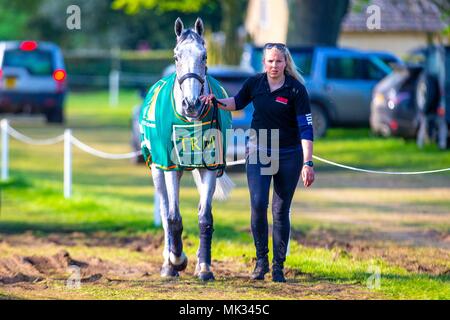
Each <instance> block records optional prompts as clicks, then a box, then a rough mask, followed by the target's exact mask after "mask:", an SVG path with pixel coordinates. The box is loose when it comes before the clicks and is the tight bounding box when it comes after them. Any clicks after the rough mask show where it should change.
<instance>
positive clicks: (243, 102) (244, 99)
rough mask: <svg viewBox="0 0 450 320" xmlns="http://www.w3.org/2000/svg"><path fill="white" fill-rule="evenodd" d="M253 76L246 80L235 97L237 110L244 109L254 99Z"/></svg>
mask: <svg viewBox="0 0 450 320" xmlns="http://www.w3.org/2000/svg"><path fill="white" fill-rule="evenodd" d="M252 82H253V81H252V78H248V79H247V80H245V82H244V84H243V85H242V88H241V90H239V92H238V93H237V95H236V96H235V97H234V103H235V105H236V110H241V109H244V108H245V107H246V106H247V105H248V104H249V103H250V102H251V101H252V90H251V87H252Z"/></svg>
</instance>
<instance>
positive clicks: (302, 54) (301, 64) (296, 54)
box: [251, 48, 314, 77]
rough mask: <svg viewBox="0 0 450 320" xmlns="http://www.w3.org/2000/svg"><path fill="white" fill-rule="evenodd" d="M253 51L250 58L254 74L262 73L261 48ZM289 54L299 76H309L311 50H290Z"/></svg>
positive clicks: (311, 57) (311, 58)
mask: <svg viewBox="0 0 450 320" xmlns="http://www.w3.org/2000/svg"><path fill="white" fill-rule="evenodd" d="M253 50H254V51H253V54H252V58H251V64H252V67H253V68H254V69H255V70H256V72H263V63H262V59H263V51H262V49H261V48H259V49H253ZM290 52H291V55H292V59H293V60H294V63H295V65H296V66H297V68H298V71H299V72H300V74H301V75H303V76H307V77H308V76H310V75H311V66H312V60H313V53H314V52H313V49H308V48H305V49H300V50H298V49H294V50H290Z"/></svg>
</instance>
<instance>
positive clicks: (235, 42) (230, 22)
mask: <svg viewBox="0 0 450 320" xmlns="http://www.w3.org/2000/svg"><path fill="white" fill-rule="evenodd" d="M242 7H243V1H242V0H226V1H223V2H222V8H223V18H222V26H221V29H222V30H223V31H224V33H225V47H224V50H223V60H224V61H225V63H226V64H239V61H240V59H241V54H242V48H241V46H240V44H239V36H238V28H239V26H240V25H241V24H242V22H243V13H242V12H243V10H242Z"/></svg>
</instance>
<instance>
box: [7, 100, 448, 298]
mask: <svg viewBox="0 0 450 320" xmlns="http://www.w3.org/2000/svg"><path fill="white" fill-rule="evenodd" d="M107 101H108V96H107V94H106V93H83V94H80V93H73V94H71V95H70V98H69V101H68V105H67V116H68V122H67V124H66V127H68V128H72V129H73V134H74V135H75V136H76V137H77V138H79V139H80V140H82V141H83V142H85V143H87V144H89V145H91V146H93V147H95V148H97V149H100V150H102V151H105V152H111V153H126V152H129V151H130V147H129V139H130V128H129V127H130V114H131V109H132V107H133V106H134V105H135V104H136V103H138V102H139V99H138V96H137V95H136V94H134V92H123V93H122V95H121V103H120V106H119V107H117V108H110V107H108V105H107ZM11 125H12V126H13V127H14V128H15V129H17V130H19V131H21V132H23V133H24V134H26V135H28V136H30V137H33V138H49V137H53V136H56V135H59V134H61V133H62V131H63V127H61V126H49V125H46V124H45V123H44V121H43V120H42V119H33V120H27V119H21V118H14V119H12V120H11ZM73 153H74V158H73V180H74V184H73V197H72V198H71V199H70V200H66V199H64V198H63V144H62V143H59V144H56V145H53V146H30V145H25V144H23V143H21V142H18V141H16V140H13V139H11V141H10V176H11V179H10V181H8V182H4V183H2V184H1V211H0V299H17V298H19V299H53V298H58V299H450V173H448V172H447V173H440V174H430V175H417V176H382V175H374V174H365V173H353V172H350V171H346V170H344V169H339V168H335V167H331V166H329V165H327V164H322V163H319V162H316V163H317V165H316V182H315V184H314V186H313V188H311V189H308V190H306V189H304V188H302V187H301V186H299V188H298V191H297V192H296V195H295V198H294V201H293V205H292V219H291V220H292V236H291V243H290V254H289V256H288V259H287V262H286V270H287V277H288V282H287V283H286V284H274V283H272V282H271V281H270V279H267V280H266V281H264V282H258V283H254V282H251V281H250V280H249V279H248V275H249V273H250V271H251V270H252V268H253V256H254V246H253V243H252V236H251V233H250V216H249V195H248V189H247V184H246V179H245V175H244V173H243V172H240V171H233V172H231V173H230V175H231V177H232V179H233V181H234V182H235V183H236V185H237V186H236V188H235V189H234V190H233V192H232V195H231V198H230V199H229V200H227V201H226V202H215V203H214V208H213V212H214V221H215V233H214V238H213V270H214V272H215V275H216V281H215V282H213V283H208V284H204V283H201V282H199V281H198V280H197V279H196V278H195V277H193V269H194V265H195V252H196V249H197V245H198V240H197V235H198V226H197V215H196V208H197V201H198V195H197V192H196V188H195V186H194V184H193V180H192V177H191V176H190V174H186V175H185V177H184V178H183V187H182V190H181V211H182V215H183V222H184V244H185V250H186V253H187V255H188V257H189V259H190V263H189V266H188V269H187V271H186V272H183V273H182V275H181V277H180V278H179V279H178V280H176V281H169V282H167V281H163V280H161V279H160V278H159V268H160V265H161V262H162V256H161V253H162V246H161V244H162V241H163V239H162V230H161V228H160V227H154V226H153V186H152V182H151V176H150V174H149V171H148V170H147V169H146V168H145V167H144V166H142V165H134V164H132V163H131V162H130V161H128V160H115V161H112V160H103V159H99V158H95V157H93V156H91V155H88V154H86V153H84V152H82V151H80V150H78V149H74V151H73ZM315 154H316V155H318V156H320V157H323V158H326V159H329V160H332V161H335V162H339V163H344V164H347V165H350V166H356V167H362V168H366V169H376V170H396V171H415V170H432V169H439V168H447V167H450V152H449V151H446V152H443V151H440V150H438V149H437V148H436V147H435V146H433V145H429V146H426V148H425V149H424V150H418V149H417V148H416V146H415V144H414V142H413V141H404V140H403V139H397V138H392V139H382V138H378V137H374V136H371V134H370V132H369V130H368V129H365V128H358V129H332V130H330V132H329V135H328V136H327V137H326V138H324V139H322V140H319V141H316V143H315ZM73 265H76V266H78V267H79V268H80V269H79V270H80V272H81V286H80V288H77V289H73V288H68V287H67V285H66V284H67V279H68V278H69V277H70V276H71V275H73V274H72V272H74V271H73V270H74V269H71V268H70V266H73ZM269 278H270V277H269Z"/></svg>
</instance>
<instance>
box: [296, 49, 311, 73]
mask: <svg viewBox="0 0 450 320" xmlns="http://www.w3.org/2000/svg"><path fill="white" fill-rule="evenodd" d="M291 55H292V59H293V60H294V62H295V64H296V65H297V67H298V68H299V69H300V70H299V71H300V73H301V74H302V75H304V76H310V75H311V66H312V60H313V50H312V49H311V50H307V49H305V50H302V51H293V52H291Z"/></svg>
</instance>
